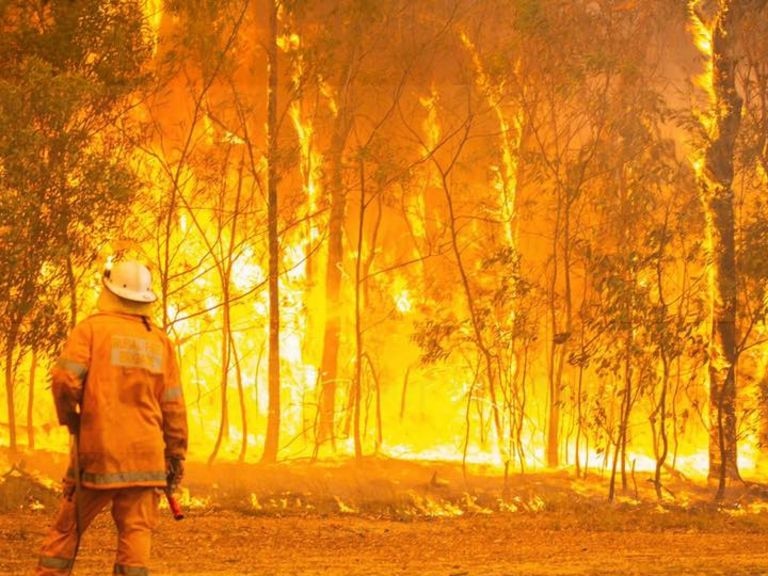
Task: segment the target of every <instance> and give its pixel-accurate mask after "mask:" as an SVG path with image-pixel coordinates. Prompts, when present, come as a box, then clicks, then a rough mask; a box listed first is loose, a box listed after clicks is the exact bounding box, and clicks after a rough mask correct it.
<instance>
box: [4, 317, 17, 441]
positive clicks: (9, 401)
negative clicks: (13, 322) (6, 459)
mask: <svg viewBox="0 0 768 576" xmlns="http://www.w3.org/2000/svg"><path fill="white" fill-rule="evenodd" d="M15 347H16V335H15V333H14V330H11V333H10V334H8V336H7V337H6V338H5V405H6V407H7V408H8V447H9V449H10V451H11V454H15V453H16V446H17V445H16V411H15V409H14V404H15V401H14V397H13V396H14V395H13V384H14V383H13V379H14V378H13V377H14V373H13V349H14V348H15Z"/></svg>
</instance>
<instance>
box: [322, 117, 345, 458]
mask: <svg viewBox="0 0 768 576" xmlns="http://www.w3.org/2000/svg"><path fill="white" fill-rule="evenodd" d="M348 134H349V123H348V121H347V119H346V117H345V112H344V109H343V108H342V109H340V110H339V116H338V118H337V121H336V126H335V128H334V135H333V141H332V144H331V158H330V162H331V169H330V180H329V187H330V194H331V213H330V217H329V221H328V264H327V268H326V273H325V331H324V333H323V357H322V363H321V365H320V399H319V412H320V413H319V421H318V429H317V444H318V446H320V445H322V444H324V443H326V442H330V444H331V447H332V448H333V449H334V450H335V449H336V438H335V423H336V389H337V386H336V383H337V381H338V355H339V343H340V341H341V314H342V310H341V308H342V306H341V280H342V269H343V266H344V246H343V245H344V220H345V217H346V212H347V190H346V187H345V186H344V178H343V164H342V155H343V153H344V146H345V142H346V140H347V135H348Z"/></svg>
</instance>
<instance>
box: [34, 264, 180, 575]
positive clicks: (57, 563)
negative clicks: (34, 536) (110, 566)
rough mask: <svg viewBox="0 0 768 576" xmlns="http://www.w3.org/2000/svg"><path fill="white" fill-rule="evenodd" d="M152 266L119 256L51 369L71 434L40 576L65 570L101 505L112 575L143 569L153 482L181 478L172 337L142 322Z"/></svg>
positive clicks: (155, 493) (153, 507) (154, 501)
mask: <svg viewBox="0 0 768 576" xmlns="http://www.w3.org/2000/svg"><path fill="white" fill-rule="evenodd" d="M151 280H152V279H151V274H150V271H149V269H148V268H147V267H146V266H144V265H143V264H141V263H139V262H136V261H124V262H117V263H115V265H114V266H113V267H112V269H111V270H108V271H107V272H106V273H105V274H104V278H103V286H102V289H101V292H100V294H99V299H98V303H97V308H98V311H97V313H95V314H93V315H91V316H90V317H88V318H86V319H85V320H84V321H82V322H80V323H79V324H78V325H77V326H75V328H74V329H73V330H72V333H71V334H70V335H69V338H68V339H67V341H66V343H65V345H64V348H63V350H62V354H61V357H60V358H59V359H58V361H57V362H56V365H55V366H54V368H53V370H52V389H53V397H54V403H55V406H56V414H57V417H58V420H59V423H60V424H62V425H66V426H67V427H68V428H69V430H70V434H71V441H72V449H71V450H70V465H69V468H68V470H67V474H66V478H65V479H64V498H63V499H62V501H61V506H60V509H59V512H58V516H57V517H56V520H55V522H54V524H53V526H52V528H51V530H50V532H49V533H48V535H47V537H46V538H45V541H44V543H43V546H42V549H41V551H40V558H39V561H38V566H37V572H36V574H37V575H38V576H44V575H45V576H53V575H57V576H64V575H67V574H69V573H70V572H71V569H72V566H73V565H74V561H75V556H76V555H77V550H78V547H79V544H80V537H81V536H82V533H83V531H84V530H85V529H86V528H87V527H88V525H89V524H90V523H91V521H92V520H93V518H94V517H95V516H96V515H97V514H98V513H99V512H100V511H101V510H102V509H104V508H105V507H106V506H107V505H109V506H110V507H111V513H112V518H113V520H114V522H115V526H116V527H117V532H118V541H117V554H116V558H115V564H114V570H113V573H114V574H130V575H136V576H142V575H145V574H149V569H148V565H149V553H150V543H151V530H152V528H153V526H154V524H155V518H156V513H157V505H158V500H159V490H158V488H166V487H167V486H171V487H175V486H177V485H178V483H179V482H180V481H181V479H182V477H183V476H184V459H185V456H186V451H187V415H186V409H185V406H184V397H183V394H182V388H181V382H180V378H179V371H178V366H177V363H176V357H175V355H174V350H173V346H172V345H171V342H170V339H169V338H168V336H167V335H166V334H165V332H163V331H162V330H161V329H159V328H158V327H156V326H155V325H153V324H152V322H151V321H150V320H149V312H150V308H151V305H152V303H153V302H154V301H155V300H156V299H157V296H156V295H155V294H154V292H153V291H152V288H151Z"/></svg>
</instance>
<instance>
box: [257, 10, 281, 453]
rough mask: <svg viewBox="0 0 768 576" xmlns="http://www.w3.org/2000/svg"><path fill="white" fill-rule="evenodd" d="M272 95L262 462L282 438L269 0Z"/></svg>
mask: <svg viewBox="0 0 768 576" xmlns="http://www.w3.org/2000/svg"><path fill="white" fill-rule="evenodd" d="M267 51H268V54H267V59H268V66H269V80H268V97H267V131H268V135H267V140H268V142H267V148H268V168H267V170H268V179H269V182H268V190H267V202H268V207H267V208H268V214H267V220H268V222H267V228H268V235H269V240H268V242H269V282H268V283H269V357H268V371H269V380H268V384H267V386H268V390H269V407H268V410H267V431H266V436H265V439H264V454H263V455H262V459H261V460H262V462H265V463H274V462H276V461H277V450H278V446H279V438H280V300H279V293H278V283H277V280H278V274H279V266H278V264H279V261H278V258H279V251H278V238H277V235H278V230H277V168H276V166H275V162H276V159H277V6H276V5H275V0H269V41H268V48H267Z"/></svg>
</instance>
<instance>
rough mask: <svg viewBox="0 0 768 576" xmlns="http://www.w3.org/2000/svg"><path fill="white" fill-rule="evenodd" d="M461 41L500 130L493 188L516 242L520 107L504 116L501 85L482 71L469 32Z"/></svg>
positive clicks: (508, 231) (507, 231) (509, 238)
mask: <svg viewBox="0 0 768 576" xmlns="http://www.w3.org/2000/svg"><path fill="white" fill-rule="evenodd" d="M460 36H461V42H462V44H463V45H464V47H465V48H466V49H467V50H468V51H469V53H470V55H471V57H472V63H473V64H474V65H475V82H476V83H477V85H478V88H479V89H480V92H481V93H482V94H484V95H485V98H486V101H487V102H488V105H489V106H490V107H491V109H492V110H493V112H494V114H495V115H496V120H497V122H498V124H499V129H500V130H499V132H500V134H501V136H500V138H501V162H502V165H501V166H492V173H493V174H494V175H495V182H494V188H495V189H496V190H497V191H498V192H499V206H500V207H501V221H502V222H503V223H504V231H505V237H506V241H507V243H508V244H509V245H510V246H516V244H517V234H516V232H515V224H514V223H515V220H516V219H515V213H516V208H515V206H516V203H517V202H516V197H517V169H518V158H519V151H520V146H521V145H522V133H523V130H522V125H523V111H522V109H521V108H517V109H516V110H515V113H514V114H513V118H512V120H511V121H510V120H508V119H507V117H506V114H505V113H504V108H503V106H502V101H503V94H504V85H503V83H502V84H500V85H494V83H493V82H492V79H491V78H490V77H489V76H488V74H487V73H486V72H485V67H484V66H483V62H482V60H481V59H480V54H479V53H478V51H477V48H476V47H475V45H474V44H473V43H472V40H471V39H470V38H469V36H468V35H467V34H466V33H465V32H462V33H461V34H460Z"/></svg>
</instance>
